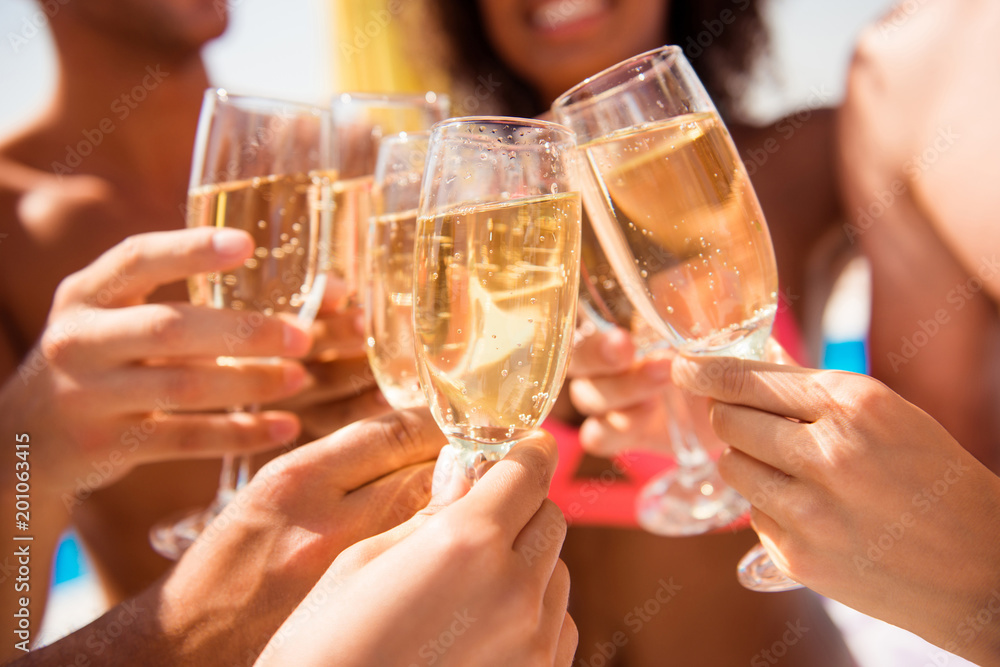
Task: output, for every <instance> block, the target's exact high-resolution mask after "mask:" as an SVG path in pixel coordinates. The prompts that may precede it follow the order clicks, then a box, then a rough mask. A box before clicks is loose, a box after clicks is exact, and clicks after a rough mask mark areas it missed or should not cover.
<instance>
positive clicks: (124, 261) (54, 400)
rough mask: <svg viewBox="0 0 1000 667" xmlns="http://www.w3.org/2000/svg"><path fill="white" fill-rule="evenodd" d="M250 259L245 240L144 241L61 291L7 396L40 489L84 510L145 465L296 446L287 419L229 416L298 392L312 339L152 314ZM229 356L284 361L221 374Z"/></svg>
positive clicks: (274, 323) (232, 315)
mask: <svg viewBox="0 0 1000 667" xmlns="http://www.w3.org/2000/svg"><path fill="white" fill-rule="evenodd" d="M252 251H253V242H252V239H251V237H250V236H249V235H248V234H246V233H245V232H241V231H237V230H230V229H223V230H215V229H208V228H203V229H190V230H179V231H171V232H158V233H151V234H141V235H138V236H134V237H131V238H129V239H126V240H125V241H124V242H122V243H120V244H119V245H117V246H115V247H114V248H112V249H111V250H109V251H108V252H106V253H105V254H104V255H102V256H101V257H100V258H98V259H97V260H96V261H95V262H94V263H93V264H91V265H90V266H88V267H86V268H85V269H83V270H81V271H79V272H78V273H75V274H73V275H71V276H69V277H67V278H66V279H65V280H63V282H62V283H61V284H60V286H59V289H58V291H57V292H56V295H55V299H54V303H53V306H52V310H51V312H50V315H49V320H48V323H47V325H46V328H45V331H44V333H43V334H42V336H41V339H40V341H39V342H38V344H37V345H36V346H35V348H34V350H33V351H32V352H31V353H30V354H29V355H28V357H27V358H26V359H25V360H24V362H23V363H22V364H21V365H20V367H19V368H18V370H17V372H16V373H15V374H14V375H13V376H12V377H11V378H9V380H8V382H7V384H6V385H5V386H4V388H3V390H2V393H0V406H2V409H0V414H2V415H3V417H2V421H3V424H4V426H5V427H6V428H7V431H8V432H12V433H13V432H28V433H30V435H31V440H32V442H33V443H35V444H34V445H33V448H32V457H33V460H34V468H33V469H34V470H36V471H37V473H36V474H34V475H33V478H32V479H33V482H34V483H35V484H36V485H37V488H39V489H44V490H45V492H46V493H49V494H52V495H54V496H56V497H60V496H61V497H63V498H69V499H71V500H72V499H76V500H79V499H80V498H81V497H86V495H89V493H90V492H92V491H93V490H94V489H96V488H98V487H101V486H106V485H108V484H111V483H112V482H114V481H115V480H117V479H119V478H121V477H122V476H124V475H125V473H126V472H128V471H129V470H130V469H132V468H133V467H135V466H136V465H139V464H141V463H148V462H153V461H162V460H169V459H184V458H212V457H218V456H219V455H220V454H222V453H224V452H232V453H239V454H242V453H250V452H254V451H260V450H266V449H270V448H274V447H277V446H279V445H282V444H284V443H287V442H289V441H291V440H293V439H294V438H295V437H296V436H297V435H298V433H299V423H298V419H297V418H296V417H295V415H293V414H290V413H288V412H273V411H272V412H262V413H259V414H246V413H233V414H226V413H222V412H220V411H221V410H223V409H225V408H227V407H232V406H238V405H250V404H255V403H267V402H270V401H273V400H275V399H278V398H282V397H286V396H289V395H291V394H294V393H296V392H298V391H300V390H301V389H302V388H303V386H304V385H305V384H306V382H307V376H306V373H305V371H304V370H303V368H302V365H301V364H300V363H299V362H297V361H294V360H292V359H289V357H298V356H302V355H304V354H305V353H306V352H307V351H308V349H309V347H310V344H311V339H310V336H309V333H308V332H307V331H305V330H303V329H302V328H301V327H300V326H299V325H297V324H296V323H295V322H294V321H292V320H290V319H287V320H286V319H283V318H280V317H276V316H274V317H267V316H263V315H259V314H256V313H253V314H249V313H245V312H239V311H234V310H225V309H224V310H216V309H212V308H207V307H198V306H193V305H190V304H187V303H147V302H146V300H147V297H148V296H149V295H150V294H151V293H152V292H153V291H154V290H156V289H157V288H158V287H160V286H161V285H165V284H168V283H172V282H175V281H177V280H181V279H183V278H186V277H187V276H190V275H193V274H197V273H205V272H211V271H224V270H226V269H231V268H233V267H235V266H238V265H239V264H240V263H242V262H243V260H244V259H245V258H247V257H249V256H250V254H251V253H252ZM220 356H232V357H281V358H282V359H280V360H279V361H276V362H274V363H251V362H250V361H247V362H246V363H239V364H234V365H219V364H217V363H216V362H215V358H216V357H220ZM66 494H69V495H66ZM81 494H84V495H82V496H81ZM75 502H76V501H74V502H72V503H65V504H66V505H67V507H72V505H73V504H75Z"/></svg>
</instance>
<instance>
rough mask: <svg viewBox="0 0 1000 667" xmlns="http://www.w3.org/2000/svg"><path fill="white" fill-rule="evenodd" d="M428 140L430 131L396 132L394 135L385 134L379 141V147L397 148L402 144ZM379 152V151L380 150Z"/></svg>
mask: <svg viewBox="0 0 1000 667" xmlns="http://www.w3.org/2000/svg"><path fill="white" fill-rule="evenodd" d="M430 138H431V131H430V130H418V131H417V132H396V133H395V134H387V135H386V136H384V137H382V138H381V139H379V146H382V145H390V146H397V145H402V144H408V143H410V142H417V141H429V140H430ZM379 150H381V148H380V149H379Z"/></svg>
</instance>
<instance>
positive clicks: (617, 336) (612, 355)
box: [601, 329, 628, 364]
mask: <svg viewBox="0 0 1000 667" xmlns="http://www.w3.org/2000/svg"><path fill="white" fill-rule="evenodd" d="M627 339H628V334H626V333H625V332H624V331H622V330H621V329H615V330H614V331H611V332H609V333H608V334H607V335H606V336H605V338H604V340H603V341H602V342H601V356H602V357H604V360H605V361H607V362H608V363H612V364H617V363H620V362H622V361H626V360H625V359H623V358H622V357H623V355H622V346H623V345H624V344H625V343H626V342H627Z"/></svg>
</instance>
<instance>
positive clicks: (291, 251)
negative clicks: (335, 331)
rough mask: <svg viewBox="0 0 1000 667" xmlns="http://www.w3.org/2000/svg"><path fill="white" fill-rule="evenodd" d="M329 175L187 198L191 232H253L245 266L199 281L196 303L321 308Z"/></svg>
mask: <svg viewBox="0 0 1000 667" xmlns="http://www.w3.org/2000/svg"><path fill="white" fill-rule="evenodd" d="M332 176H333V174H331V173H327V172H313V173H296V174H282V175H274V176H266V177H261V178H253V179H249V180H243V181H234V182H228V183H222V184H219V185H206V186H203V187H200V188H196V189H194V190H192V191H191V192H189V193H188V205H187V216H188V227H230V228H232V229H242V230H244V231H246V232H249V233H250V235H251V236H252V237H253V239H254V243H255V248H254V252H253V255H252V256H251V257H249V258H248V259H246V260H245V261H244V262H243V264H242V265H241V266H238V267H236V268H235V269H231V270H229V271H224V272H214V273H207V274H200V275H197V276H194V277H193V278H191V279H190V281H189V289H190V292H191V301H192V303H194V304H196V305H209V306H212V307H213V308H232V309H233V310H248V311H256V312H261V313H264V314H266V315H271V314H274V313H295V314H302V313H303V309H306V311H308V312H306V313H305V317H306V318H307V321H308V319H309V318H311V315H312V314H314V312H315V309H316V308H318V306H319V299H320V298H321V297H322V288H323V284H322V281H321V280H318V277H319V276H320V275H321V271H322V264H323V262H324V258H325V256H326V252H327V250H328V247H329V233H330V225H331V219H330V216H331V212H332V204H331V201H332V200H331V183H332V182H333V181H332Z"/></svg>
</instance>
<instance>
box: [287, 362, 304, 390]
mask: <svg viewBox="0 0 1000 667" xmlns="http://www.w3.org/2000/svg"><path fill="white" fill-rule="evenodd" d="M282 381H283V382H284V385H285V388H287V389H300V388H301V387H302V386H303V385H304V384H305V381H306V371H305V369H304V368H302V367H301V366H299V365H297V364H289V365H286V366H285V370H284V371H283V373H282Z"/></svg>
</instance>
